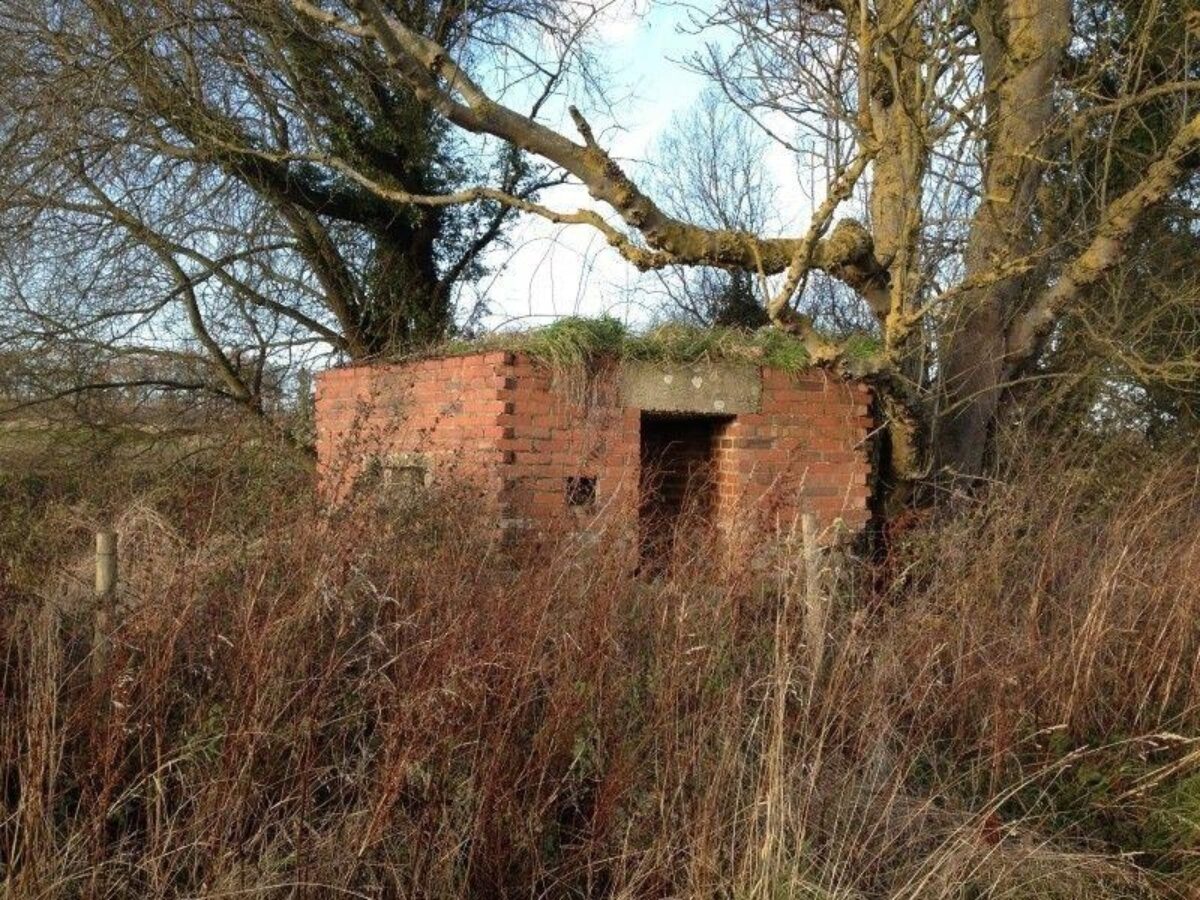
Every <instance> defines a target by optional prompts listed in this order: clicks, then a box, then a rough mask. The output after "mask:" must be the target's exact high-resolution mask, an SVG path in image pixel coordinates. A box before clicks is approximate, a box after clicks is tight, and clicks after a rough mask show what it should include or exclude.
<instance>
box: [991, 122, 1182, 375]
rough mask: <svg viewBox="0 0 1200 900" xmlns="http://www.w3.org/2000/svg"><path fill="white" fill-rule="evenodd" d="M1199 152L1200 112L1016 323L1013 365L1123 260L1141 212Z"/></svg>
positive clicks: (1010, 344)
mask: <svg viewBox="0 0 1200 900" xmlns="http://www.w3.org/2000/svg"><path fill="white" fill-rule="evenodd" d="M1198 152H1200V115H1197V116H1195V117H1193V118H1192V119H1191V120H1190V121H1188V123H1187V124H1186V125H1184V126H1183V127H1182V128H1181V129H1180V130H1179V131H1178V132H1177V133H1176V135H1175V137H1174V138H1173V139H1172V141H1171V143H1170V144H1169V145H1168V146H1167V150H1166V152H1165V153H1164V154H1163V155H1162V156H1161V157H1160V158H1159V159H1157V160H1156V161H1155V162H1154V163H1152V164H1151V165H1150V167H1149V169H1148V170H1147V171H1146V174H1145V176H1144V177H1143V178H1142V180H1141V181H1139V182H1138V183H1137V184H1136V185H1135V186H1133V187H1132V188H1130V189H1129V190H1128V191H1126V192H1125V193H1124V194H1122V195H1121V196H1120V197H1118V198H1117V199H1116V200H1114V201H1112V203H1110V204H1109V205H1108V207H1107V208H1106V209H1105V210H1104V214H1103V215H1102V217H1101V220H1100V225H1099V227H1098V228H1097V229H1096V234H1095V236H1094V237H1093V238H1092V241H1091V243H1090V244H1088V246H1087V247H1086V248H1085V249H1084V251H1083V252H1082V253H1080V254H1079V255H1078V256H1077V257H1075V259H1074V260H1072V261H1071V262H1070V263H1069V264H1068V265H1067V267H1066V268H1065V269H1063V271H1062V273H1061V274H1060V275H1059V277H1058V280H1057V281H1055V282H1054V284H1053V285H1052V286H1050V287H1049V288H1048V289H1046V290H1045V291H1043V292H1042V294H1041V295H1040V296H1039V297H1038V298H1037V299H1036V300H1035V301H1034V303H1033V305H1032V306H1031V307H1030V308H1029V309H1028V310H1027V311H1026V312H1025V314H1024V315H1022V316H1021V317H1019V318H1018V319H1017V320H1016V321H1015V322H1014V323H1013V324H1012V326H1011V327H1010V328H1009V331H1008V337H1007V348H1008V361H1009V365H1010V367H1012V368H1014V369H1015V368H1016V367H1017V366H1019V365H1020V364H1021V363H1023V362H1024V361H1025V360H1026V359H1028V358H1029V357H1030V356H1031V355H1032V354H1033V353H1034V352H1036V350H1037V348H1038V347H1039V346H1040V344H1041V341H1042V340H1043V339H1044V338H1045V336H1046V334H1047V333H1048V332H1049V331H1050V329H1051V327H1053V325H1054V322H1055V320H1056V319H1057V318H1058V316H1059V315H1060V314H1061V313H1062V311H1063V310H1064V309H1065V308H1066V307H1068V306H1069V305H1070V304H1071V303H1073V302H1075V301H1076V300H1077V299H1078V298H1079V296H1080V295H1081V294H1082V293H1083V292H1084V290H1085V289H1086V288H1088V287H1090V286H1091V285H1093V284H1095V283H1096V282H1097V281H1099V280H1100V279H1101V278H1102V277H1104V275H1105V274H1107V273H1108V272H1109V271H1110V270H1111V269H1112V268H1113V267H1114V266H1116V265H1117V264H1118V263H1119V262H1120V261H1121V258H1122V251H1123V249H1124V244H1125V241H1126V240H1127V239H1128V238H1129V236H1130V235H1131V234H1132V233H1133V230H1134V228H1135V227H1136V226H1137V223H1138V220H1139V219H1140V218H1141V216H1142V214H1143V213H1145V212H1146V211H1147V210H1148V209H1150V208H1151V207H1152V206H1154V205H1155V204H1157V203H1160V202H1161V201H1162V200H1164V199H1165V198H1166V196H1167V195H1168V194H1169V193H1170V192H1171V190H1172V189H1173V188H1174V187H1175V186H1176V185H1177V184H1178V183H1179V182H1180V180H1181V179H1182V178H1183V176H1184V175H1185V174H1186V173H1187V171H1188V170H1189V168H1192V167H1194V165H1195V163H1194V162H1193V161H1190V160H1189V157H1192V156H1194V155H1195V154H1196V153H1198Z"/></svg>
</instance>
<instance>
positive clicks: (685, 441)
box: [639, 413, 729, 570]
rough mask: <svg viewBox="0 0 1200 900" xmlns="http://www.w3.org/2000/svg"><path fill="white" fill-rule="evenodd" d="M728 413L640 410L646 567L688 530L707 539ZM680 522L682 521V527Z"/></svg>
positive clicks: (656, 562)
mask: <svg viewBox="0 0 1200 900" xmlns="http://www.w3.org/2000/svg"><path fill="white" fill-rule="evenodd" d="M727 421H729V419H728V417H721V416H693V415H665V414H661V413H642V446H641V484H640V503H639V526H640V528H639V530H640V533H641V558H642V565H643V567H649V568H650V569H652V570H653V569H658V568H660V567H661V566H662V564H664V563H665V562H666V561H667V560H668V559H669V558H670V557H671V556H672V555H673V552H674V549H675V546H676V542H677V539H678V538H679V537H680V536H682V535H685V534H688V535H691V536H692V537H694V538H695V539H696V544H697V546H699V545H701V544H702V543H703V542H704V540H705V539H706V537H707V535H706V534H704V533H703V532H705V531H706V530H707V529H708V528H710V527H711V525H712V519H713V512H714V508H715V505H716V472H715V464H714V463H715V455H716V454H715V450H716V445H717V438H718V436H719V434H720V431H721V429H722V428H723V426H724V425H725V423H726V422H727ZM681 526H682V527H681Z"/></svg>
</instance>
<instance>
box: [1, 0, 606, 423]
mask: <svg viewBox="0 0 1200 900" xmlns="http://www.w3.org/2000/svg"><path fill="white" fill-rule="evenodd" d="M389 9H390V10H391V11H392V13H394V14H395V15H397V16H399V17H401V18H402V19H403V21H404V22H405V23H406V27H410V28H412V29H415V30H416V31H417V32H420V33H422V34H427V35H428V36H429V37H430V39H432V40H436V41H438V42H440V44H442V45H444V46H446V47H448V48H452V50H453V52H455V53H456V54H459V55H460V56H462V57H463V58H465V59H471V60H473V61H475V62H477V63H479V64H484V62H485V61H490V63H494V64H495V65H496V66H502V67H503V68H504V70H505V72H506V73H507V74H508V76H509V77H510V78H511V79H513V80H515V81H520V80H522V79H524V80H527V81H529V82H531V83H533V84H534V86H535V89H533V90H532V91H527V92H526V93H527V96H529V97H531V98H532V99H531V100H530V102H531V104H532V106H531V108H530V109H529V113H530V115H537V113H538V110H539V108H540V107H541V105H542V104H544V103H545V102H547V100H549V99H550V98H551V97H552V96H553V95H554V94H555V92H556V91H558V90H559V89H560V87H561V86H562V78H563V76H564V74H566V73H567V72H568V71H571V70H572V69H573V68H574V69H575V70H577V71H578V72H580V73H581V74H582V76H583V77H584V78H585V79H586V78H587V77H588V72H587V68H586V67H587V60H586V53H585V50H586V48H585V46H584V37H585V33H586V31H587V28H588V26H589V25H590V23H591V21H592V19H593V18H594V16H595V15H596V13H597V10H598V9H599V7H589V8H587V9H584V8H576V7H573V6H570V5H566V6H564V7H563V8H562V9H561V10H558V11H557V12H555V11H553V8H552V7H551V6H550V5H547V3H544V2H542V0H499V2H496V3H488V4H475V5H470V6H465V5H462V4H458V3H455V2H446V3H442V2H437V0H430V2H422V3H416V4H399V3H395V4H391V5H390V6H389ZM551 17H553V21H554V23H555V26H554V28H553V29H552V30H550V29H546V28H543V27H542V24H543V23H545V22H546V21H548V20H549V19H550V18H551ZM387 69H388V63H387V62H386V60H385V58H384V57H383V54H382V53H381V52H380V51H379V49H378V48H377V47H375V46H374V45H372V44H370V43H366V42H359V43H358V44H357V45H355V46H347V44H346V42H345V41H343V40H342V39H341V37H340V36H339V35H331V34H330V33H329V32H328V29H327V28H326V27H325V25H324V24H323V23H319V22H314V21H313V20H312V19H311V18H310V17H308V16H307V15H304V14H298V13H297V12H295V11H294V10H293V9H292V7H291V6H290V5H289V4H287V3H279V2H274V0H230V2H224V0H153V2H147V3H126V2H121V0H55V2H49V3H48V2H43V0H36V2H31V0H2V2H0V110H2V111H3V112H2V113H0V198H2V199H0V238H2V240H0V298H2V300H0V302H2V304H3V309H2V313H0V314H2V315H3V322H4V324H3V334H2V336H0V337H2V339H3V340H4V342H5V347H6V348H7V349H9V350H12V351H17V350H19V351H20V352H21V354H22V355H23V357H24V359H25V360H26V365H27V367H28V368H29V370H30V372H29V374H30V376H31V377H33V376H34V375H36V374H37V371H38V370H40V373H41V375H40V376H39V377H44V378H48V379H49V380H51V381H56V383H59V384H61V378H59V376H58V374H56V373H58V368H57V363H56V364H54V365H50V364H49V363H48V362H47V360H49V359H55V360H59V361H61V360H64V359H68V358H75V357H78V356H79V355H80V354H84V352H85V351H88V352H90V353H91V354H92V358H96V357H103V358H104V359H106V360H108V363H107V364H106V366H105V367H104V368H106V369H107V370H110V372H109V374H108V375H105V374H103V373H102V372H101V373H100V374H99V376H98V377H96V378H94V379H93V381H94V383H95V384H96V385H102V386H106V387H111V386H112V385H114V384H117V383H118V382H120V381H122V379H125V380H129V376H128V375H127V374H126V375H113V374H112V372H113V371H116V370H120V371H122V372H125V373H128V372H129V371H131V367H130V365H129V363H128V362H127V360H128V359H129V357H130V356H131V355H136V356H137V357H138V358H139V359H140V360H141V362H140V363H139V364H138V368H139V371H156V372H158V373H159V376H158V377H159V379H160V381H161V385H162V387H163V388H165V389H171V390H176V389H181V388H182V385H183V384H184V383H185V382H186V383H187V384H190V385H193V386H198V387H201V388H203V389H205V390H207V391H209V392H210V393H212V394H214V395H217V396H220V397H223V398H226V399H229V400H232V401H234V402H235V403H237V404H240V405H242V406H244V407H246V408H248V409H251V410H254V411H256V412H262V410H263V391H262V387H263V384H264V379H265V377H266V376H267V374H268V373H269V372H270V371H271V370H272V369H274V368H277V367H278V366H280V365H281V364H286V363H287V361H288V360H289V359H303V358H304V357H305V356H307V355H311V354H312V353H314V352H329V351H331V350H332V351H334V352H337V353H341V354H344V355H348V356H350V357H354V358H362V357H369V356H374V355H378V354H382V353H389V352H394V351H399V350H404V349H406V348H409V347H412V346H414V345H420V344H424V343H429V342H431V341H436V340H439V339H441V338H442V337H444V336H445V335H446V334H447V333H448V332H449V331H450V330H452V328H453V327H454V324H455V321H456V318H462V317H469V315H470V313H471V309H470V304H471V303H472V302H477V298H472V296H471V293H470V290H471V286H472V285H473V284H474V283H475V281H476V280H477V279H478V278H479V277H480V275H481V274H482V273H483V255H484V253H485V251H487V250H488V248H490V247H492V246H494V245H495V244H496V243H497V242H503V240H504V234H505V228H506V226H507V224H508V222H509V220H510V218H511V214H512V208H511V206H509V205H507V204H502V203H498V202H496V201H495V200H494V199H489V198H483V199H482V202H480V203H477V204H471V205H449V206H447V205H434V206H430V205H428V204H421V203H414V202H411V201H410V200H409V199H407V198H408V197H409V196H410V195H421V196H425V195H433V194H439V193H444V192H447V191H451V192H452V191H454V190H457V189H459V188H461V187H462V186H463V185H466V184H471V185H474V184H477V183H479V182H491V183H493V184H494V185H495V186H496V190H497V192H498V193H501V194H503V195H504V196H506V197H514V198H520V199H522V200H529V199H531V198H533V197H535V196H536V194H537V192H538V191H539V190H540V189H541V188H542V187H544V186H545V185H547V184H552V183H555V182H556V181H557V180H558V179H557V176H555V175H554V174H548V172H547V169H546V167H545V166H544V165H539V164H537V163H536V162H531V161H529V160H528V159H527V158H526V157H525V156H524V154H522V153H521V152H520V151H518V150H516V149H514V148H511V147H507V146H504V145H501V144H498V143H496V142H494V141H489V140H487V139H480V138H474V137H472V138H464V137H463V136H462V135H461V134H456V133H454V132H453V131H452V130H450V129H448V127H447V126H446V124H445V123H444V122H443V121H442V120H441V119H440V118H439V116H438V115H437V113H436V111H435V110H433V109H432V108H431V107H430V106H429V104H428V103H427V102H425V101H423V100H422V99H421V98H420V97H419V96H417V94H416V93H415V92H413V91H412V90H411V89H409V88H408V87H407V86H406V85H404V84H403V83H402V82H399V81H397V80H396V79H394V78H391V77H389V75H388V73H387ZM364 179H369V180H370V186H368V185H365V184H363V180H364ZM377 185H382V186H385V187H386V188H388V189H390V190H394V191H395V192H396V193H395V195H394V196H388V195H387V194H386V192H383V193H381V192H380V191H379V190H376V189H375V186H377ZM460 302H465V303H466V304H467V308H466V309H465V310H457V311H456V308H457V306H458V305H459V303H460ZM119 360H126V362H119ZM196 361H199V362H201V363H203V365H202V366H201V367H200V369H199V370H198V373H199V377H198V378H195V377H192V378H188V379H182V380H181V379H179V378H177V377H175V374H174V373H175V372H176V371H178V370H179V369H180V368H181V367H184V368H189V369H190V370H191V371H193V372H195V371H197V370H196V369H195V367H194V366H192V363H194V362H196ZM93 371H94V373H95V372H96V371H99V370H95V367H93ZM153 377H154V376H147V377H139V378H137V379H133V380H138V381H149V380H151V379H152V378H153ZM75 380H78V379H75ZM80 387H81V389H82V387H83V386H82V385H81V386H80Z"/></svg>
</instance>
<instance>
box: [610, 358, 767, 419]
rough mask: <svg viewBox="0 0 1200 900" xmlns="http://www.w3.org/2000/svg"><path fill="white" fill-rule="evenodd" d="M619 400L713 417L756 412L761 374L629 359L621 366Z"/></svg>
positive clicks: (639, 406) (748, 368)
mask: <svg viewBox="0 0 1200 900" xmlns="http://www.w3.org/2000/svg"><path fill="white" fill-rule="evenodd" d="M621 402H622V405H624V406H631V407H634V408H636V409H644V410H646V411H647V412H665V413H690V414H692V415H717V416H721V415H731V416H732V415H739V414H741V413H752V412H758V410H759V408H760V406H761V403H762V373H761V372H760V371H759V370H758V369H757V368H753V367H751V366H739V365H731V364H729V363H687V364H684V363H658V362H630V363H626V364H625V365H624V366H622V371H621Z"/></svg>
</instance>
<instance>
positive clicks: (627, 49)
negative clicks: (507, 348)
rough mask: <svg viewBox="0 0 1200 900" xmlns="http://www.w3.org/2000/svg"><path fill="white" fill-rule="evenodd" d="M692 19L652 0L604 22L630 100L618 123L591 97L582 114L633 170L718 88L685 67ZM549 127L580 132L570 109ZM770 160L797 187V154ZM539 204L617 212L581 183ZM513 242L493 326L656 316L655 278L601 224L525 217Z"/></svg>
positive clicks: (620, 91) (495, 259)
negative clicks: (612, 242) (622, 252)
mask: <svg viewBox="0 0 1200 900" xmlns="http://www.w3.org/2000/svg"><path fill="white" fill-rule="evenodd" d="M687 21H688V20H687V17H686V14H685V12H684V11H683V10H682V9H680V7H678V6H675V5H672V4H661V3H652V4H650V9H649V10H648V11H645V12H639V11H638V10H637V9H635V8H634V6H633V4H632V3H631V2H626V3H625V4H624V5H622V6H620V7H619V8H617V9H616V10H615V11H614V13H613V14H610V15H609V16H608V18H607V19H606V20H604V21H603V23H602V24H601V26H600V28H599V37H600V39H601V44H600V46H599V53H600V57H601V59H602V62H603V64H604V65H605V67H606V69H607V70H608V71H609V72H611V73H612V80H613V85H612V86H613V90H612V94H611V96H613V97H619V98H621V102H620V103H619V104H618V105H617V108H618V112H617V118H618V119H619V121H614V120H613V118H612V117H610V116H607V115H605V114H604V112H603V111H602V110H598V109H595V108H589V107H587V106H586V105H585V103H584V102H580V104H579V105H580V111H581V112H582V113H583V114H584V115H585V116H586V117H587V119H588V120H589V122H590V123H591V125H592V127H593V129H594V130H595V131H596V133H597V134H598V135H600V140H601V143H602V144H603V145H604V146H605V148H606V149H607V150H608V151H609V153H610V154H612V155H613V156H614V157H615V158H617V159H618V160H619V161H620V162H621V163H622V165H623V166H625V167H626V168H627V170H629V171H630V172H631V173H633V172H636V171H637V169H638V168H639V165H640V164H642V163H644V162H645V161H646V160H648V159H651V158H653V156H654V153H653V151H654V148H655V144H656V142H657V141H658V140H659V139H660V138H661V137H662V135H663V134H664V132H666V131H667V130H668V129H669V127H670V124H671V121H672V118H673V117H675V116H677V115H680V114H683V113H686V112H687V111H688V110H689V109H690V108H691V107H693V106H694V104H696V102H697V101H698V99H699V98H700V95H701V93H702V92H703V91H704V90H705V88H706V87H708V86H709V83H708V81H707V79H706V78H705V77H704V76H703V75H699V74H696V73H694V72H691V71H689V70H688V69H687V68H686V67H685V66H683V65H682V64H681V63H680V60H682V59H684V58H686V57H687V56H688V54H689V53H691V52H694V51H695V50H696V49H697V47H698V44H697V38H696V37H695V36H693V35H690V34H684V33H681V31H680V29H681V27H682V26H685V25H686V24H687ZM546 124H548V125H550V126H552V127H555V128H557V129H559V130H560V131H562V132H563V133H564V134H567V135H569V136H571V137H572V138H576V137H577V136H576V133H575V129H574V126H573V125H572V124H571V123H570V120H569V119H568V118H567V117H566V112H565V108H564V109H561V110H558V113H557V114H551V115H550V116H548V117H547V119H546ZM667 162H668V164H669V161H667ZM764 164H766V165H767V166H768V167H769V169H770V170H771V173H772V175H773V178H774V180H775V181H776V183H777V184H781V186H785V185H786V183H787V181H788V180H789V179H790V181H791V183H793V184H794V183H795V180H796V175H795V171H794V160H793V158H792V157H791V156H790V155H789V154H787V153H786V152H785V151H783V150H782V149H774V148H773V149H771V150H769V152H768V158H767V159H766V160H764ZM635 178H636V176H635ZM781 182H782V183H781ZM651 193H652V191H651ZM792 196H796V194H795V192H793V193H792ZM540 202H541V203H543V204H544V205H546V206H549V207H552V208H555V209H559V210H563V211H573V210H575V209H579V208H581V207H588V208H593V209H598V210H600V211H602V212H604V213H605V214H611V210H610V209H608V208H607V207H603V206H600V205H598V204H595V203H594V202H593V201H592V200H591V198H589V197H588V196H587V192H586V191H585V190H584V189H583V188H582V187H581V186H578V185H564V186H562V187H558V188H553V189H550V190H547V191H545V192H543V194H542V195H541V198H540ZM795 218H796V216H795V213H792V214H791V215H781V219H782V220H784V221H785V223H786V224H792V225H795V224H796V223H795V221H794V220H795ZM801 227H803V226H802V225H801ZM511 239H512V247H511V249H504V250H501V251H498V252H496V253H495V254H493V256H492V258H491V260H490V262H491V265H492V266H493V267H494V268H495V269H496V271H495V272H494V273H493V275H492V277H491V278H490V279H488V280H487V281H485V283H484V285H483V290H484V292H485V294H486V296H487V298H488V305H489V308H490V310H491V312H490V314H489V315H488V316H487V317H486V318H485V319H484V320H483V323H482V324H483V326H484V327H485V328H487V329H504V328H510V327H529V326H536V325H539V324H545V323H546V322H549V321H552V320H553V319H554V318H556V317H559V316H564V315H588V316H596V315H602V314H607V315H612V316H616V317H617V318H619V319H622V320H623V321H626V322H628V323H630V324H633V325H644V324H646V323H647V322H648V321H651V320H652V319H653V318H654V317H655V315H656V313H657V304H656V299H655V297H654V296H653V278H654V276H653V275H641V274H640V273H638V272H637V270H636V269H634V268H633V267H632V266H631V265H629V264H628V263H627V262H626V261H625V260H623V259H622V258H621V257H620V256H619V255H618V254H617V253H616V251H615V250H612V249H611V248H609V247H608V246H607V244H606V243H605V242H604V240H603V238H602V237H600V235H599V234H598V233H597V232H596V231H595V230H593V229H591V228H589V227H587V226H583V225H573V226H556V225H553V224H551V223H549V222H547V221H545V220H543V219H539V218H538V217H536V216H523V217H522V218H521V219H520V221H519V222H518V223H517V225H516V226H515V228H514V230H513V232H512V235H511Z"/></svg>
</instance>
